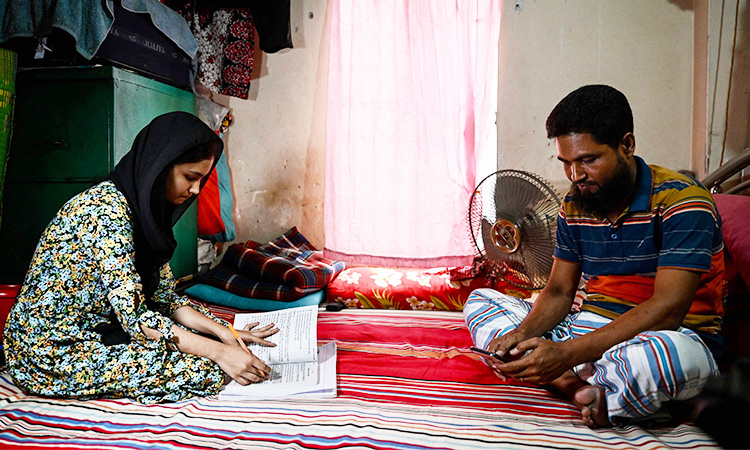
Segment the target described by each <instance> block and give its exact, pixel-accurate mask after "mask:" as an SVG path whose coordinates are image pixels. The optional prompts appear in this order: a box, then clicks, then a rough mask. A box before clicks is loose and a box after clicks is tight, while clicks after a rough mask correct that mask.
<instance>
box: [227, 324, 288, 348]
mask: <svg viewBox="0 0 750 450" xmlns="http://www.w3.org/2000/svg"><path fill="white" fill-rule="evenodd" d="M257 326H258V322H254V323H249V324H247V325H245V328H243V329H241V330H237V334H239V335H240V338H242V340H243V341H245V342H254V343H256V344H261V345H265V346H267V347H276V343H274V342H270V341H266V340H265V338H267V337H268V336H273V335H274V334H276V333H278V332H279V329H278V328H277V327H276V326H275V324H273V323H269V324H268V325H264V326H262V327H260V328H255V327H257Z"/></svg>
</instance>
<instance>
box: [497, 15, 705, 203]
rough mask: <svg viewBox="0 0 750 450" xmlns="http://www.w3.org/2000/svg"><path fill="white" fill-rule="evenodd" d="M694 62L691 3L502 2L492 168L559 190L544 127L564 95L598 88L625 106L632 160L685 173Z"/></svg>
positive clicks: (560, 176) (559, 170)
mask: <svg viewBox="0 0 750 450" xmlns="http://www.w3.org/2000/svg"><path fill="white" fill-rule="evenodd" d="M692 60H693V11H692V1H670V0H596V1H595V0H567V1H550V0H518V1H507V0H506V1H505V2H504V4H503V18H502V25H501V30H500V71H499V72H500V73H499V89H498V146H499V151H498V167H499V168H500V169H505V168H514V169H522V170H529V171H532V172H534V173H537V174H539V175H541V176H543V177H544V178H546V179H547V180H548V181H550V182H551V183H552V184H553V185H555V186H557V187H558V188H559V189H563V188H565V187H566V186H567V184H568V182H567V180H566V179H565V177H564V174H563V172H562V168H561V166H560V164H559V163H558V162H557V160H556V157H555V148H554V144H553V143H552V142H551V141H549V140H548V139H547V137H546V131H545V126H544V123H545V120H546V118H547V115H548V114H549V112H550V111H551V110H552V108H553V107H554V106H555V105H556V104H557V102H558V101H559V100H560V99H562V98H563V97H564V96H565V95H566V94H568V93H569V92H570V91H572V90H574V89H576V88H578V87H580V86H582V85H585V84H599V83H602V84H609V85H612V86H614V87H616V88H617V89H619V90H620V91H622V92H623V93H624V94H625V95H626V96H627V97H628V100H629V101H630V104H631V107H632V109H633V112H634V122H635V123H634V126H635V136H636V154H638V155H640V156H642V157H644V159H646V161H648V162H650V163H654V164H659V165H663V166H665V167H669V168H672V169H689V168H690V162H691V121H692V115H691V111H692V96H691V95H692V94H691V93H692Z"/></svg>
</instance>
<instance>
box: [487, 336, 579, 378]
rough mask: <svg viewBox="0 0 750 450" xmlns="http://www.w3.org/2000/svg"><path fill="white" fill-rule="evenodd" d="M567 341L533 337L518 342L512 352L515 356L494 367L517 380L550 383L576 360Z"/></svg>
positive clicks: (512, 355)
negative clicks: (509, 360) (507, 361)
mask: <svg viewBox="0 0 750 450" xmlns="http://www.w3.org/2000/svg"><path fill="white" fill-rule="evenodd" d="M569 347H570V346H569V345H566V343H560V342H552V341H550V340H547V339H544V338H538V337H536V338H531V339H527V340H525V341H522V342H520V343H518V344H517V345H516V346H515V347H514V348H513V349H512V350H511V351H510V352H509V356H510V357H515V358H518V359H514V360H513V361H511V362H509V363H500V364H496V365H495V367H494V369H495V370H496V371H497V370H499V371H501V372H502V373H504V374H506V375H508V376H511V377H513V378H515V379H517V380H521V381H528V382H530V383H535V384H540V385H544V384H549V383H551V382H552V381H553V380H555V379H556V378H558V377H559V376H561V375H562V374H563V373H565V372H566V371H567V370H569V369H571V368H573V365H571V362H572V361H574V358H572V354H571V352H570V351H569V350H570V348H569Z"/></svg>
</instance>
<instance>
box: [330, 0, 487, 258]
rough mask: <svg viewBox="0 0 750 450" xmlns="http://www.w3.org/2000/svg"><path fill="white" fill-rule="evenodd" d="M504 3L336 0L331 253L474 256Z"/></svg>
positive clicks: (332, 4) (348, 255) (483, 0)
mask: <svg viewBox="0 0 750 450" xmlns="http://www.w3.org/2000/svg"><path fill="white" fill-rule="evenodd" d="M500 3H501V1H500V0H429V1H426V0H398V1H396V0H389V1H382V0H357V1H351V0H331V1H329V6H328V8H329V23H330V26H331V35H330V56H329V58H330V60H329V76H328V105H327V124H326V175H325V254H326V256H328V257H331V258H335V259H341V260H345V261H349V262H353V263H362V264H372V265H380V266H389V267H443V266H461V265H466V264H469V263H471V260H472V255H473V248H472V245H471V237H470V234H469V231H468V226H467V223H466V216H467V211H468V204H469V198H470V196H471V193H472V190H473V188H474V186H475V183H476V181H477V180H476V173H477V172H476V167H475V166H476V161H477V159H478V158H479V157H480V153H481V152H483V151H491V152H492V153H493V154H494V153H495V148H496V145H497V144H496V138H495V136H496V134H495V128H494V127H495V108H494V105H495V103H496V95H497V78H498V71H497V54H498V38H499V30H500Z"/></svg>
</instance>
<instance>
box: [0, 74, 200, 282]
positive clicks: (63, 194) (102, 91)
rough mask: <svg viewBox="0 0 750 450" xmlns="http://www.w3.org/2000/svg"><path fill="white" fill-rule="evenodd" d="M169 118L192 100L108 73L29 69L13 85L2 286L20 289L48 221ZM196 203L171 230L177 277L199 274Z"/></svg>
mask: <svg viewBox="0 0 750 450" xmlns="http://www.w3.org/2000/svg"><path fill="white" fill-rule="evenodd" d="M169 111H187V112H192V113H194V112H195V97H194V95H193V94H192V93H190V92H187V91H184V90H181V89H178V88H175V87H173V86H169V85H166V84H164V83H160V82H158V81H154V80H151V79H148V78H145V77H142V76H140V75H137V74H135V73H132V72H129V71H127V70H122V69H118V68H115V67H110V66H98V67H71V68H54V69H31V70H25V71H19V73H18V76H17V81H16V110H15V119H14V120H15V127H14V130H13V136H12V140H11V145H10V151H9V155H8V165H7V174H6V183H5V191H4V194H3V214H2V217H3V222H2V224H0V282H4V283H15V282H20V281H21V280H22V279H23V277H24V275H25V273H26V270H27V269H28V265H29V262H30V260H31V256H32V254H33V252H34V249H35V248H36V244H37V241H38V240H39V237H40V236H41V234H42V232H43V231H44V228H45V227H46V226H47V223H49V221H50V219H52V217H53V216H54V215H55V213H56V212H57V210H58V209H60V207H61V206H62V205H63V203H65V201H67V200H68V199H69V198H71V197H72V196H73V195H75V194H77V193H79V192H81V191H82V190H84V189H86V188H87V187H89V186H91V185H92V184H94V183H97V182H99V181H101V180H102V179H104V178H105V177H106V176H107V175H108V174H109V172H110V171H111V170H112V169H113V168H114V166H115V164H116V163H117V161H119V160H120V158H121V157H122V156H123V155H124V154H125V153H127V152H128V151H129V150H130V146H131V145H132V143H133V139H134V138H135V136H136V134H137V133H138V131H140V130H141V129H142V128H143V127H144V126H146V125H147V124H148V123H149V122H150V121H151V120H152V119H153V118H154V117H156V116H158V115H160V114H163V113H166V112H169ZM197 234H198V233H197V209H196V203H194V204H193V206H191V208H190V209H189V210H188V212H187V213H185V215H184V216H183V217H182V218H181V219H180V221H179V222H178V223H177V225H176V226H175V237H176V239H177V242H178V246H177V250H176V252H175V255H174V257H173V258H172V261H171V262H170V264H171V266H172V270H173V272H174V273H175V276H177V277H180V276H184V275H188V274H191V273H193V272H195V269H196V268H197V265H198V262H197V250H196V245H197V244H196V238H197Z"/></svg>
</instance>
